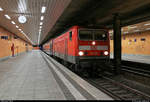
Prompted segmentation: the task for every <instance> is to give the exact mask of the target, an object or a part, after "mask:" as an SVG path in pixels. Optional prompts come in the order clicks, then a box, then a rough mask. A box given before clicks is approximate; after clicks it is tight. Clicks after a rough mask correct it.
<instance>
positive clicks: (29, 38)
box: [23, 33, 34, 44]
mask: <svg viewBox="0 0 150 102" xmlns="http://www.w3.org/2000/svg"><path fill="white" fill-rule="evenodd" d="M23 35H24V36H25V37H26V38H27V39H28V40H29V41H30V42H31V43H32V44H34V43H33V42H32V41H31V39H30V38H29V37H28V36H27V35H26V34H25V33H23Z"/></svg>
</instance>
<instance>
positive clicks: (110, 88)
mask: <svg viewBox="0 0 150 102" xmlns="http://www.w3.org/2000/svg"><path fill="white" fill-rule="evenodd" d="M103 67H104V66H103ZM105 67H106V66H105ZM111 67H113V66H111ZM122 70H123V71H127V72H132V73H136V74H140V75H145V76H147V75H148V74H149V72H146V71H145V70H143V71H141V70H140V69H135V68H133V67H128V66H123V67H122ZM143 73H144V74H143ZM80 76H81V75H80ZM81 77H83V76H81ZM111 77H112V76H110V77H106V76H105V75H103V76H101V77H100V78H92V79H91V78H85V77H83V79H85V80H86V81H88V82H89V83H91V84H92V85H94V86H95V87H97V88H98V89H100V90H101V91H103V92H104V93H106V94H108V95H109V96H111V97H112V98H114V99H115V100H150V96H149V95H147V94H145V93H143V92H141V91H138V90H136V89H133V88H131V87H129V86H127V85H125V84H123V83H120V82H118V81H115V80H113V79H112V78H111Z"/></svg>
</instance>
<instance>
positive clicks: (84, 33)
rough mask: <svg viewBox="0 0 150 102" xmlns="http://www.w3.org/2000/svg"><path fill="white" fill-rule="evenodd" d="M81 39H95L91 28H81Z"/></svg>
mask: <svg viewBox="0 0 150 102" xmlns="http://www.w3.org/2000/svg"><path fill="white" fill-rule="evenodd" d="M79 38H80V40H93V34H92V31H90V30H81V31H80V33H79Z"/></svg>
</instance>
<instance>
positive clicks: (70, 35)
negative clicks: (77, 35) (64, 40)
mask: <svg viewBox="0 0 150 102" xmlns="http://www.w3.org/2000/svg"><path fill="white" fill-rule="evenodd" d="M69 39H70V41H72V31H71V32H69Z"/></svg>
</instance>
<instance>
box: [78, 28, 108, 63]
mask: <svg viewBox="0 0 150 102" xmlns="http://www.w3.org/2000/svg"><path fill="white" fill-rule="evenodd" d="M109 44H110V43H109V33H108V30H106V29H85V28H79V29H78V51H77V58H76V61H77V65H79V64H80V65H81V66H83V65H84V66H85V65H87V66H89V64H93V63H99V62H103V61H106V60H109V56H110V45H109Z"/></svg>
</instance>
